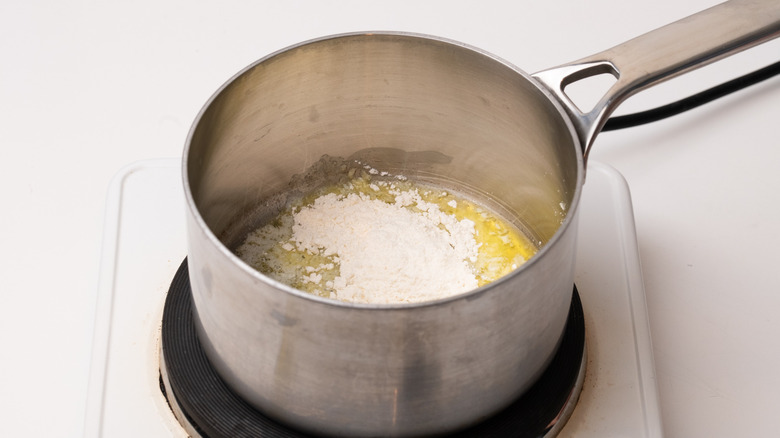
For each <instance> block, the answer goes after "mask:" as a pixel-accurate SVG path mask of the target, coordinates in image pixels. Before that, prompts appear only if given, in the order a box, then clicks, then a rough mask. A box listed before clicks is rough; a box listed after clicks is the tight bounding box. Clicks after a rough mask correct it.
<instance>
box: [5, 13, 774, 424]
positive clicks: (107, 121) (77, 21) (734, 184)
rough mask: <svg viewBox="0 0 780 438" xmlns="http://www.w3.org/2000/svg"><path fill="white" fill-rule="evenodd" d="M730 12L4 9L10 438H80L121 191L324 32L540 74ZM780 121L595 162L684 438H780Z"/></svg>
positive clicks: (717, 108) (653, 140) (679, 83)
mask: <svg viewBox="0 0 780 438" xmlns="http://www.w3.org/2000/svg"><path fill="white" fill-rule="evenodd" d="M770 1H774V0H770ZM715 3H716V1H713V0H686V1H684V2H681V1H673V0H658V1H654V2H642V3H640V2H626V1H618V0H592V1H587V2H584V1H573V0H572V1H561V0H558V1H549V2H540V1H530V0H522V1H512V2H510V1H486V0H482V1H479V2H476V1H475V2H465V1H429V2H423V1H421V0H417V1H405V0H396V1H393V2H390V1H377V2H369V1H333V2H323V1H317V2H315V1H287V2H269V1H266V2H259V1H256V2H249V1H244V2H239V1H220V2H212V3H207V2H202V1H186V2H185V1H161V2H158V1H145V0H144V1H136V2H95V1H82V0H76V1H69V2H58V1H27V2H8V1H7V2H3V3H2V4H0V199H1V200H2V203H3V209H2V213H0V293H1V294H2V295H1V297H2V302H0V412H1V413H2V414H0V436H63V437H71V436H80V435H81V434H82V430H83V425H82V422H83V415H84V404H85V398H86V389H87V388H86V387H87V377H88V372H89V369H88V368H89V354H90V348H91V335H92V325H93V317H94V305H95V295H96V289H97V276H98V268H99V265H100V247H101V238H102V236H101V233H102V227H103V212H104V207H105V195H106V189H107V187H108V184H109V181H110V179H111V177H112V176H113V175H114V174H115V173H117V171H118V170H119V169H120V168H122V167H123V166H124V165H126V164H128V163H131V162H134V161H136V160H141V159H147V158H156V157H176V156H180V155H181V150H182V147H183V144H184V140H185V137H186V133H187V130H188V129H189V125H190V123H191V121H192V120H193V119H194V117H195V115H196V114H197V112H198V111H199V109H200V107H201V105H202V104H203V103H204V102H205V100H206V99H207V98H208V97H209V95H210V94H211V93H212V92H213V91H214V90H216V88H217V87H219V86H220V85H221V84H222V83H223V82H224V81H225V80H227V79H228V78H229V77H230V76H232V75H233V74H234V73H235V72H237V71H238V70H240V69H241V68H243V67H244V66H246V65H247V64H249V63H251V62H253V61H254V60H256V59H258V58H260V57H262V56H264V55H266V54H268V53H269V52H272V51H275V50H278V49H280V48H283V47H285V46H287V45H290V44H294V43H297V42H299V41H303V40H306V39H309V38H314V37H318V36H322V35H327V34H333V33H342V32H348V31H358V30H404V31H414V32H422V33H428V34H434V35H439V36H443V37H448V38H452V39H455V40H460V41H463V42H466V43H469V44H471V45H474V46H477V47H480V48H483V49H485V50H488V51H490V52H493V53H495V54H496V55H498V56H501V57H503V58H505V59H507V60H508V61H510V62H512V63H514V64H515V65H518V66H519V67H520V68H522V69H524V70H525V71H527V72H534V71H537V70H541V69H543V68H547V67H552V66H554V65H558V64H561V63H563V62H567V61H572V60H574V59H577V58H580V57H583V56H586V55H589V54H591V53H594V52H597V51H600V50H603V49H606V48H608V47H611V46H612V45H615V44H617V43H620V42H622V41H624V40H627V39H629V38H631V37H633V36H636V35H638V34H640V33H643V32H645V31H648V30H651V29H653V28H656V27H659V26H662V25H663V24H666V23H668V22H671V21H674V20H676V19H679V18H682V17H683V16H686V15H689V14H691V13H694V12H696V11H698V10H701V9H704V8H706V7H709V6H711V5H713V4H715ZM777 60H780V42H778V41H775V42H771V43H767V44H765V45H763V46H761V47H758V48H755V49H751V50H750V51H748V52H746V53H744V54H741V55H738V56H735V57H733V58H731V59H729V60H725V61H722V62H720V63H717V64H715V65H713V66H710V67H706V68H704V69H703V70H701V71H699V72H695V73H692V74H690V75H688V76H686V77H682V78H679V79H675V80H673V81H670V82H667V83H665V84H663V85H661V86H659V87H657V88H655V89H653V90H649V91H647V92H645V93H643V94H640V95H638V96H636V97H635V98H632V99H630V100H629V101H628V102H626V103H625V104H624V105H623V107H622V108H621V109H620V110H619V112H623V113H625V112H629V111H634V110H638V109H644V108H649V107H652V106H655V105H660V104H663V103H667V102H670V101H672V100H675V99H678V98H680V97H682V96H684V95H688V94H691V93H693V92H697V91H700V90H701V89H703V88H706V87H708V86H711V85H714V84H716V83H719V82H722V81H725V80H727V79H730V78H732V77H734V76H737V75H740V74H743V73H746V72H748V71H751V70H754V69H756V68H759V67H762V66H764V65H766V64H769V63H772V62H775V61H777ZM779 115H780V78H775V79H773V80H770V81H767V82H765V83H762V84H760V85H757V86H754V87H752V88H750V89H748V90H744V91H742V92H740V93H739V94H737V95H733V96H728V97H726V98H724V99H721V100H719V101H717V102H715V103H712V104H709V105H707V106H706V107H702V108H699V109H697V110H694V111H692V112H690V113H686V114H683V115H679V116H676V117H675V118H673V119H669V120H666V121H661V122H657V123H654V124H651V125H647V126H644V127H639V128H632V129H628V130H625V131H620V132H609V133H604V134H603V135H602V136H601V137H600V138H599V139H598V140H597V141H596V144H595V147H594V151H593V154H592V157H593V158H595V159H597V160H599V161H602V162H606V163H608V164H611V165H613V166H614V167H616V168H617V169H618V170H619V171H621V172H622V173H623V174H624V175H625V177H626V179H627V180H628V183H629V185H630V188H631V191H632V195H633V201H634V210H635V215H636V224H637V232H638V239H639V247H640V256H641V258H642V263H643V271H644V276H645V284H646V293H647V302H648V312H649V316H650V324H651V331H652V336H653V343H654V354H655V360H656V370H657V375H658V387H659V392H660V399H661V411H662V412H661V413H662V417H663V421H664V429H665V432H666V434H667V435H668V436H670V437H689V436H690V437H692V436H710V437H716V436H718V437H719V436H723V437H730V436H745V435H749V434H750V433H754V434H756V435H759V436H767V435H772V434H775V433H776V431H775V430H774V427H773V426H776V424H775V423H776V420H774V419H775V418H776V416H777V412H778V408H780V403H779V402H778V389H780V374H778V369H780V342H778V340H777V334H778V333H780V316H779V315H778V312H780V297H779V296H780V275H779V274H778V268H779V266H778V265H779V263H778V262H780V256H779V255H778V248H780V232H779V231H778V224H780V207H778V202H777V201H778V199H779V198H780V196H778V192H779V191H780V140H778V138H777V137H778V132H779V129H778V123H780V122H779V121H780V116H779ZM586 190H587V186H586Z"/></svg>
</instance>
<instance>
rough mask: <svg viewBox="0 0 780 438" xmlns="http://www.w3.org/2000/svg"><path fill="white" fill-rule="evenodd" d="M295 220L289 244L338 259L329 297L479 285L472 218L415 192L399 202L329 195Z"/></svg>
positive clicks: (385, 298)
mask: <svg viewBox="0 0 780 438" xmlns="http://www.w3.org/2000/svg"><path fill="white" fill-rule="evenodd" d="M410 207H411V208H410ZM293 220H294V224H293V227H292V238H291V239H290V243H291V244H292V245H294V246H295V248H296V249H297V250H298V251H306V252H309V253H312V254H320V255H323V256H326V257H334V258H333V259H334V260H335V261H337V262H338V265H339V268H340V271H339V275H338V276H337V277H335V279H334V280H333V282H332V285H331V284H328V286H332V288H331V290H332V292H331V298H335V299H338V300H343V301H350V302H357V303H376V304H383V303H404V302H420V301H429V300H435V299H438V298H443V297H447V296H451V295H454V294H457V293H460V292H466V291H468V290H471V289H474V288H476V287H478V280H477V278H476V276H475V274H474V273H473V270H472V268H471V266H470V265H469V262H472V263H473V262H474V261H475V260H476V258H477V250H478V245H477V242H476V240H475V238H474V234H475V231H474V222H472V221H470V220H468V219H463V220H460V221H458V220H457V219H456V218H455V217H454V216H452V215H448V214H445V213H443V212H442V211H441V210H440V209H439V207H438V206H437V205H436V204H432V203H428V202H425V201H423V200H422V199H421V197H420V195H419V194H418V193H417V192H416V191H413V190H410V191H404V192H401V193H399V194H398V196H396V200H395V202H394V203H387V202H384V201H381V200H377V199H371V198H370V197H368V196H367V195H365V194H361V193H350V194H348V195H346V196H345V195H338V194H333V193H331V194H327V195H323V196H320V197H319V198H317V199H315V201H314V202H313V203H312V204H311V205H308V206H305V207H302V208H301V209H300V210H299V211H298V212H297V213H295V214H294V216H293ZM314 280H317V278H316V276H313V278H312V281H314Z"/></svg>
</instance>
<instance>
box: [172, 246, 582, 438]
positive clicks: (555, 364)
mask: <svg viewBox="0 0 780 438" xmlns="http://www.w3.org/2000/svg"><path fill="white" fill-rule="evenodd" d="M191 297H192V290H191V288H190V282H189V276H188V274H187V260H186V259H185V260H184V262H182V264H181V266H180V267H179V269H178V271H177V272H176V275H175V276H174V279H173V282H172V283H171V286H170V289H169V291H168V296H167V298H166V300H165V307H164V309H163V318H162V333H161V338H162V342H161V349H162V354H161V357H160V362H161V379H162V381H163V385H164V391H165V393H166V396H167V399H168V402H169V404H170V405H171V407H172V409H173V411H174V413H175V415H176V417H177V418H178V420H179V421H180V422H181V423H182V425H183V426H184V427H185V428H186V429H188V432H189V433H191V434H193V435H196V436H200V437H203V438H206V437H208V438H221V437H235V438H240V437H256V436H267V437H278V438H300V437H307V436H309V435H306V434H303V433H301V432H298V431H296V430H294V429H292V428H289V427H287V426H284V425H282V424H279V423H277V422H275V421H274V420H272V419H270V418H268V417H266V416H265V415H264V414H263V413H261V412H259V411H257V410H256V409H254V408H253V407H252V406H250V405H249V404H248V403H246V402H245V401H244V400H243V399H242V398H241V397H239V396H238V395H236V394H235V393H234V392H233V391H232V390H231V389H230V388H229V387H228V386H227V384H225V382H224V381H222V379H221V378H220V377H219V376H218V375H217V373H216V371H215V370H214V369H213V368H212V367H211V365H210V363H209V361H208V359H207V358H206V355H205V353H204V352H203V350H202V349H201V346H200V343H199V341H198V336H197V333H196V331H195V325H194V320H193V314H192V298H191ZM584 375H585V319H584V316H583V311H582V304H581V302H580V297H579V293H578V292H577V288H576V286H575V287H574V290H573V294H572V302H571V307H570V309H569V318H568V321H567V323H566V328H565V330H564V334H563V337H562V338H561V342H560V345H559V347H558V350H557V352H556V354H555V356H554V357H553V358H552V360H551V362H550V364H549V365H548V367H547V369H546V370H545V371H544V373H542V376H541V377H540V378H539V380H538V381H537V382H536V383H535V384H534V385H533V386H532V387H531V388H530V389H529V390H528V391H526V392H525V393H524V394H523V395H522V396H521V397H520V398H519V399H517V400H516V401H515V402H514V403H512V404H511V405H510V406H509V407H507V408H506V409H504V410H503V411H501V412H499V413H498V414H496V415H495V416H493V417H491V418H489V419H487V420H485V421H484V422H482V423H480V424H478V425H476V426H473V427H470V428H468V429H466V430H463V431H460V432H457V433H455V434H453V435H449V436H452V437H458V438H466V437H475V436H478V437H495V438H502V437H512V438H532V437H533V438H537V437H548V436H553V435H555V434H556V433H557V432H558V431H559V430H560V429H561V427H562V426H563V424H564V423H565V422H566V420H568V418H569V416H570V415H571V412H572V410H573V408H574V405H575V404H576V401H577V398H578V397H579V394H580V390H581V389H582V383H583V378H584Z"/></svg>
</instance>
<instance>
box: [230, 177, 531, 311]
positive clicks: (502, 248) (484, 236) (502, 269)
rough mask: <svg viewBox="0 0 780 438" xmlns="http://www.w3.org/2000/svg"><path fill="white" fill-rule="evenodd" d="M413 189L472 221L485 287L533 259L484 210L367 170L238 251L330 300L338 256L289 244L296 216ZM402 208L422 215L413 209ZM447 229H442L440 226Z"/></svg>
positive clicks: (285, 214)
mask: <svg viewBox="0 0 780 438" xmlns="http://www.w3.org/2000/svg"><path fill="white" fill-rule="evenodd" d="M408 191H414V192H416V193H418V194H419V195H420V197H421V198H422V200H423V201H425V202H427V203H431V204H435V205H436V206H438V208H439V209H440V210H441V211H442V212H443V213H445V214H448V215H452V216H454V217H455V218H456V219H457V220H458V221H461V220H464V219H465V220H469V221H471V222H473V223H474V230H475V234H474V239H475V240H476V242H477V244H478V255H477V257H476V260H475V261H469V262H468V263H469V265H470V267H471V269H472V271H473V273H474V276H475V277H476V279H477V282H478V285H479V286H483V285H485V284H488V283H490V282H492V281H495V280H497V279H499V278H501V277H503V276H505V275H506V274H508V273H510V272H511V271H512V270H514V269H516V268H517V267H519V266H520V265H522V264H523V263H524V262H525V261H526V260H528V259H529V258H531V257H532V256H533V255H534V254H535V253H536V251H537V248H536V246H535V245H533V243H532V242H531V240H530V239H528V238H527V237H526V236H525V235H524V234H523V233H522V232H521V231H520V230H519V229H517V228H516V227H514V226H513V225H511V224H510V223H509V222H508V221H506V220H504V219H503V218H501V217H500V216H499V215H498V214H496V213H494V212H493V211H491V210H489V209H488V208H486V207H483V206H482V205H480V204H478V203H476V202H474V201H472V200H471V199H467V198H465V197H462V196H458V195H456V194H453V193H451V192H449V191H446V190H442V189H439V188H436V187H432V186H427V185H423V184H419V183H412V182H410V181H406V180H398V179H392V178H385V179H380V178H377V177H372V176H371V175H369V174H368V173H366V172H361V174H360V175H358V176H357V177H354V178H353V179H351V180H350V181H349V182H348V183H346V184H341V185H332V186H328V187H325V188H322V189H320V190H317V191H316V192H313V193H310V194H308V195H306V196H304V197H303V198H301V199H299V200H297V201H295V202H293V203H291V204H290V205H288V207H287V208H286V209H285V210H283V211H282V212H281V214H280V215H279V216H278V217H277V218H276V219H275V220H274V221H272V222H271V223H269V224H266V225H265V226H262V227H260V228H258V229H256V230H255V231H253V232H251V233H249V235H248V237H247V239H246V241H245V242H244V244H243V245H241V247H239V248H238V250H237V251H236V253H237V255H238V256H239V257H240V258H242V259H243V260H244V261H246V262H247V263H248V264H249V265H251V266H252V267H254V268H255V269H257V270H258V271H260V272H262V273H264V274H266V275H268V276H269V277H271V278H273V279H275V280H277V281H280V282H282V283H285V284H288V285H290V286H292V287H294V288H296V289H299V290H303V291H306V292H310V293H314V294H317V295H320V296H323V297H329V296H331V292H332V290H333V284H334V282H335V281H337V278H338V277H339V275H340V270H339V259H338V255H337V254H335V255H334V254H331V255H326V254H323V253H322V252H320V253H312V252H309V251H306V250H301V249H298V248H296V247H295V246H294V245H291V244H290V243H289V241H290V239H291V237H292V227H293V223H294V215H295V213H296V212H298V211H300V209H301V208H304V207H306V206H309V205H311V204H313V203H314V201H315V200H316V199H317V198H318V197H320V196H323V195H326V194H330V193H333V194H336V195H339V196H347V195H350V194H361V195H363V196H366V197H368V198H370V199H372V200H373V199H376V200H381V201H383V202H386V203H388V204H392V203H394V202H395V201H396V196H398V194H399V193H402V192H408ZM404 208H407V209H410V210H411V211H416V212H420V213H421V214H422V211H421V210H419V209H418V208H417V207H416V206H415V205H408V206H406V207H404ZM440 227H442V228H443V225H440Z"/></svg>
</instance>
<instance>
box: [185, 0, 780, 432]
mask: <svg viewBox="0 0 780 438" xmlns="http://www.w3.org/2000/svg"><path fill="white" fill-rule="evenodd" d="M778 33H780V2H777V1H776V0H733V1H729V2H726V3H723V4H721V5H718V6H715V7H713V8H711V9H708V10H705V11H703V12H700V13H698V14H695V15H693V16H691V17H689V18H686V19H683V20H681V21H678V22H675V23H673V24H671V25H668V26H666V27H663V28H660V29H658V30H655V31H652V32H650V33H647V34H645V35H643V36H640V37H638V38H635V39H633V40H630V41H628V42H626V43H624V44H620V45H618V46H616V47H613V48H611V49H609V50H606V51H604V52H602V53H599V54H596V55H593V56H590V57H587V58H584V59H581V60H579V61H576V62H572V63H570V64H566V65H563V66H560V67H556V68H552V69H549V70H545V71H542V72H539V73H536V74H533V75H529V74H526V73H524V72H523V71H522V70H520V69H519V68H517V67H515V66H514V65H512V64H510V63H509V62H507V61H505V60H502V59H500V58H498V57H496V56H494V55H492V54H490V53H486V52H485V51H482V50H480V49H477V48H474V47H471V46H468V45H466V44H462V43H459V42H455V41H450V40H446V39H443V38H437V37H432V36H425V35H418V34H409V33H395V32H376V33H351V34H343V35H336V36H330V37H326V38H321V39H317V40H313V41H307V42H304V43H301V44H297V45H295V46H292V47H289V48H286V49H284V50H281V51H279V52H276V53H273V54H271V55H269V56H267V57H265V58H262V59H260V60H259V61H257V62H255V63H254V64H252V65H250V66H248V67H247V68H246V69H244V70H243V71H241V72H240V73H238V74H237V75H236V76H234V77H233V78H231V79H230V80H229V81H228V82H227V83H225V84H224V85H223V86H222V87H221V88H220V89H219V90H218V91H217V92H216V93H215V94H214V95H213V96H212V97H211V99H210V100H209V101H208V102H207V104H206V105H205V107H204V108H203V110H202V111H201V112H200V114H199V115H198V116H197V119H196V120H195V122H194V125H193V127H192V129H191V131H190V134H189V136H188V139H187V144H186V148H185V151H184V162H183V178H184V190H185V195H186V202H187V212H186V217H187V239H188V260H189V275H190V281H191V284H192V298H193V304H194V309H195V310H194V311H195V320H196V329H197V332H198V336H199V339H200V342H201V344H202V346H203V348H204V350H205V352H206V355H207V357H208V358H209V360H210V362H211V363H212V365H213V367H214V368H215V369H216V370H217V372H218V373H219V375H220V376H221V377H222V378H223V379H224V380H225V382H226V383H227V384H228V385H229V386H230V387H231V388H232V389H233V390H234V391H235V392H236V393H237V394H239V395H240V396H241V397H242V398H243V399H245V400H246V401H247V402H248V403H250V404H252V405H253V406H255V407H256V408H257V409H259V410H260V411H261V412H263V413H265V414H267V415H268V416H269V417H271V418H273V419H275V420H277V421H281V422H283V423H285V424H289V425H291V426H292V427H295V428H298V429H300V430H302V431H305V432H309V433H315V434H324V435H339V436H419V435H426V434H440V433H445V432H448V431H453V430H456V429H459V428H463V427H466V426H468V425H470V424H473V423H475V422H478V421H480V420H481V419H484V418H485V417H487V416H489V415H491V414H492V413H494V412H496V411H498V410H500V409H501V408H502V407H504V406H506V405H507V404H509V403H510V402H511V401H512V400H514V399H516V398H517V397H518V396H519V395H521V394H522V393H523V392H524V391H525V390H526V389H527V388H528V387H529V386H530V385H531V384H533V383H534V381H535V380H536V379H537V378H538V376H539V375H540V374H541V372H542V371H543V370H544V368H545V366H546V364H547V363H548V361H549V360H550V358H551V357H552V355H553V354H554V353H555V351H556V348H557V346H558V343H559V340H560V338H561V334H562V332H563V329H564V325H565V322H566V319H567V315H568V310H569V306H570V302H571V299H572V285H573V278H574V262H575V260H574V254H575V241H576V237H577V212H578V203H579V200H580V194H581V191H582V188H583V184H584V183H585V167H586V166H585V158H584V157H586V155H587V151H588V149H589V148H590V146H591V145H592V144H593V141H594V138H595V137H596V135H597V133H598V132H599V130H600V129H601V127H602V126H603V124H604V123H605V121H606V119H607V118H608V116H609V115H610V114H611V113H612V112H613V110H614V109H615V108H616V107H617V106H618V105H619V104H620V103H621V102H622V101H623V100H625V99H626V98H627V97H629V96H631V95H632V94H634V93H636V92H637V91H640V90H642V89H644V88H647V87H649V86H651V85H654V84H656V83H658V82H660V81H663V80H665V79H668V78H671V77H673V76H675V75H678V74H681V73H684V72H686V71H688V70H691V69H693V68H696V67H700V66H702V65H705V64H707V63H709V62H712V61H716V60H718V59H720V58H722V57H725V56H727V55H730V54H732V53H735V52H737V51H739V50H742V49H745V48H748V47H750V46H752V45H755V44H759V43H761V42H764V41H767V40H769V39H771V38H774V37H776V36H778ZM604 73H607V74H611V75H613V76H614V77H615V78H616V82H615V84H614V86H612V87H611V89H609V91H608V92H607V93H606V95H605V96H604V97H603V98H602V99H601V100H600V102H598V103H597V104H596V105H595V107H594V108H593V109H587V110H585V111H583V110H581V109H580V108H578V107H577V106H576V105H575V104H574V103H573V102H572V101H571V100H570V99H569V97H567V95H566V93H565V87H566V86H567V85H569V84H571V83H573V82H575V81H578V80H581V79H584V78H586V77H589V76H592V75H596V74H604ZM323 157H327V158H329V159H330V158H338V159H344V160H359V161H360V162H361V163H365V164H366V165H369V166H371V167H373V168H376V169H380V170H386V171H389V172H393V173H395V174H402V175H405V176H406V177H408V178H410V179H413V180H419V181H421V182H428V183H434V184H438V185H443V186H452V187H454V188H456V189H457V190H460V191H462V192H465V193H469V194H471V195H473V196H475V197H478V198H479V199H482V200H484V202H485V203H486V204H489V205H491V206H493V207H495V208H496V209H497V210H500V211H501V212H503V214H504V215H505V216H506V217H507V218H510V220H511V221H513V222H516V224H517V225H518V227H521V228H522V229H523V230H526V231H527V232H528V233H529V235H530V236H532V238H533V240H534V241H535V242H537V243H538V246H539V250H538V252H537V253H536V255H535V256H533V257H532V258H531V259H530V260H529V261H527V262H526V263H525V264H524V265H523V266H521V267H519V268H518V269H516V270H515V271H513V272H512V273H511V274H509V275H507V276H505V277H503V278H502V279H500V280H497V281H495V282H493V283H490V284H488V285H485V286H483V287H480V288H478V289H475V290H473V291H470V292H467V293H462V294H457V295H455V296H452V297H449V298H445V299H440V300H436V301H432V302H424V303H417V304H397V305H396V304H390V305H370V304H350V303H344V302H339V301H335V300H329V299H325V298H320V297H317V296H313V295H311V294H307V293H304V292H300V291H298V290H296V289H293V288H291V287H288V286H286V285H284V284H281V283H278V282H276V281H274V280H272V279H270V278H269V277H266V276H264V275H263V274H261V273H259V272H257V271H255V270H254V269H252V268H251V267H249V266H248V265H247V264H245V263H244V262H242V261H241V260H240V259H239V258H238V257H236V256H235V255H234V253H233V250H234V249H235V247H236V245H237V244H238V243H239V242H240V239H241V237H242V235H245V234H246V232H247V231H248V230H249V229H251V228H252V227H253V226H257V224H258V222H259V221H260V220H262V218H263V217H264V215H266V214H267V213H268V212H269V211H274V210H275V209H277V211H278V208H279V205H280V203H282V202H283V198H284V196H283V194H284V193H285V191H287V190H289V189H290V187H291V186H290V184H291V181H299V182H300V181H301V175H304V176H305V175H307V172H309V171H310V169H312V168H314V167H317V166H318V165H320V164H321V163H322V160H323ZM318 163H319V164H318ZM303 179H305V178H303ZM280 194H281V195H280ZM280 199H281V201H280ZM412 250H413V249H412ZM585 305H586V306H587V303H585Z"/></svg>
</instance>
